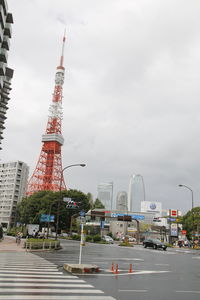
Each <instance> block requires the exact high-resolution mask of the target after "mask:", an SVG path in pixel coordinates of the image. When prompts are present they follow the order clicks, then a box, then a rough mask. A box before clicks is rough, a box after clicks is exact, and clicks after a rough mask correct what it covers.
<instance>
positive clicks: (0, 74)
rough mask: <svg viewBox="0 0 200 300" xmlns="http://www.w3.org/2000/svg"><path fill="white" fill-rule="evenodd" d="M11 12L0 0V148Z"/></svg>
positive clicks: (9, 71)
mask: <svg viewBox="0 0 200 300" xmlns="http://www.w3.org/2000/svg"><path fill="white" fill-rule="evenodd" d="M12 23H13V17H12V14H11V13H9V12H8V5H7V1H6V0H0V149H2V148H1V141H2V139H3V135H2V134H3V130H4V129H5V126H4V125H5V124H4V123H5V119H6V112H7V109H8V106H7V105H8V101H9V100H10V98H9V93H10V90H11V79H12V77H13V70H12V69H10V68H8V67H7V62H8V51H9V49H10V38H11V35H12V30H11V24H12Z"/></svg>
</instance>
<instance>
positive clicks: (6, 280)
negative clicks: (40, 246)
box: [0, 252, 115, 300]
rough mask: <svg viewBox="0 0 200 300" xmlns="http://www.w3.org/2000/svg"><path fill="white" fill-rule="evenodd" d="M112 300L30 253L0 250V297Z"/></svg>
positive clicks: (11, 299)
mask: <svg viewBox="0 0 200 300" xmlns="http://www.w3.org/2000/svg"><path fill="white" fill-rule="evenodd" d="M36 299H37V300H47V299H48V300H62V299H65V300H115V299H114V298H113V297H111V296H106V295H105V294H104V292H103V291H101V290H98V289H95V288H94V286H93V285H91V284H87V282H86V281H84V280H82V279H79V278H78V277H77V276H75V275H69V274H66V273H63V272H62V271H59V269H58V267H57V265H55V264H54V263H53V262H49V261H47V260H45V259H44V258H42V257H40V256H37V255H34V254H32V253H29V252H1V253H0V300H36Z"/></svg>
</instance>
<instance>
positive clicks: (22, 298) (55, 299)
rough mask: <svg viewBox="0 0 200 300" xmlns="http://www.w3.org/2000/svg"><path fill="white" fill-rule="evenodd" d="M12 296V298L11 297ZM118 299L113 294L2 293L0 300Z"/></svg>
mask: <svg viewBox="0 0 200 300" xmlns="http://www.w3.org/2000/svg"><path fill="white" fill-rule="evenodd" d="M11 296H12V298H11ZM36 299H40V300H116V299H115V298H113V297H111V296H105V295H104V296H100V295H97V296H95V295H92V296H89V295H87V296H81V295H79V296H71V295H70V296H63V295H40V296H39V298H36V296H34V295H5V296H1V295H0V300H36Z"/></svg>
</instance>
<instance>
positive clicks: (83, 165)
mask: <svg viewBox="0 0 200 300" xmlns="http://www.w3.org/2000/svg"><path fill="white" fill-rule="evenodd" d="M85 166H86V164H73V165H69V166H66V167H64V168H63V169H62V171H61V179H60V188H59V192H60V195H59V201H58V208H57V219H56V240H57V237H58V225H59V214H60V204H61V200H62V199H61V191H62V182H63V172H64V171H65V170H66V169H68V168H71V167H85Z"/></svg>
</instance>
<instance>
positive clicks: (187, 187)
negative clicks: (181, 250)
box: [179, 184, 194, 248]
mask: <svg viewBox="0 0 200 300" xmlns="http://www.w3.org/2000/svg"><path fill="white" fill-rule="evenodd" d="M179 186H180V187H185V188H186V189H188V190H190V192H191V195H192V247H193V248H194V211H193V208H194V197H193V190H192V189H191V188H190V187H189V186H187V185H184V184H179Z"/></svg>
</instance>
